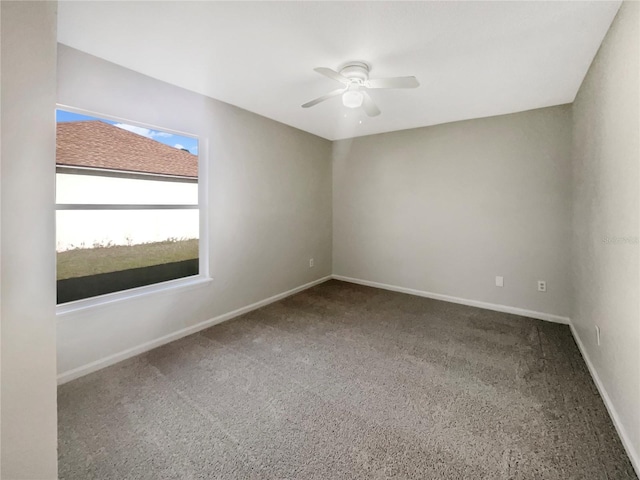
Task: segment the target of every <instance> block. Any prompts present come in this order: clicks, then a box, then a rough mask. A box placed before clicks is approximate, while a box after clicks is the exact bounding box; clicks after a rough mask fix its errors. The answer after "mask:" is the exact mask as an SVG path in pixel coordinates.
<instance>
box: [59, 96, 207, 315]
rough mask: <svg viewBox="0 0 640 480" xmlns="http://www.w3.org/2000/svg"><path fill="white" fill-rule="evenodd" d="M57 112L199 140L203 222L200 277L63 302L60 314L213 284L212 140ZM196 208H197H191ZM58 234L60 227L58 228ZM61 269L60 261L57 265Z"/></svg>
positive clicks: (77, 110) (93, 114)
mask: <svg viewBox="0 0 640 480" xmlns="http://www.w3.org/2000/svg"><path fill="white" fill-rule="evenodd" d="M56 110H66V111H68V112H72V113H78V114H80V115H88V116H91V117H96V118H104V119H106V120H111V121H114V122H120V123H126V124H128V125H134V126H137V127H142V128H149V129H152V130H159V131H162V132H167V133H173V134H175V135H181V136H184V137H190V138H195V139H196V140H198V206H197V208H198V211H199V215H198V220H199V235H200V237H199V238H198V274H197V275H192V276H189V277H184V278H178V279H175V280H168V281H166V282H160V283H154V284H151V285H145V286H142V287H136V288H130V289H127V290H121V291H119V292H113V293H106V294H104V295H98V296H95V297H90V298H84V299H81V300H75V301H72V302H67V303H62V304H59V305H56V315H57V316H64V315H67V314H72V313H74V312H77V311H81V310H86V309H91V308H97V307H100V306H103V305H108V304H111V303H114V302H122V301H126V300H131V299H135V298H139V297H143V296H148V295H157V294H160V293H163V294H166V293H170V292H178V291H184V290H191V289H193V288H198V287H201V286H204V285H207V284H209V283H210V282H211V281H212V280H213V279H212V278H211V276H210V273H209V248H208V247H209V215H208V211H209V202H208V200H209V195H208V192H209V188H208V179H209V177H208V164H209V162H208V159H209V141H208V139H207V138H203V137H201V136H198V135H195V134H193V133H187V132H182V131H180V130H174V129H171V128H165V127H159V126H156V125H151V124H148V123H142V122H138V121H135V120H129V119H125V118H121V117H116V116H113V115H107V114H104V113H97V112H93V111H90V110H85V109H81V108H77V107H72V106H69V105H63V104H56ZM60 207H62V208H59V205H58V204H57V202H56V204H55V211H56V212H57V211H58V210H70V209H72V210H81V209H83V207H87V206H86V205H77V206H71V207H70V206H69V205H60ZM145 207H147V208H154V209H155V208H157V207H161V205H153V206H150V205H135V206H130V205H118V206H117V208H118V209H127V208H129V209H133V208H135V209H140V208H143V209H144V208H145ZM100 208H103V209H104V208H105V207H104V206H102V205H100V206H99V207H97V208H96V207H92V209H95V210H97V209H100ZM171 208H185V207H184V206H178V205H174V206H172V207H171ZM187 208H193V207H187ZM56 232H57V225H56ZM56 268H57V262H56Z"/></svg>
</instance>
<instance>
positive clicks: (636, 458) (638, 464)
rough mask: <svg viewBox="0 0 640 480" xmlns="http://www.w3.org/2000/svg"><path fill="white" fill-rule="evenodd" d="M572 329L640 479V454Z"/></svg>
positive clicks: (573, 331) (576, 333)
mask: <svg viewBox="0 0 640 480" xmlns="http://www.w3.org/2000/svg"><path fill="white" fill-rule="evenodd" d="M570 327H571V333H572V334H573V338H574V339H575V341H576V344H577V345H578V349H579V350H580V353H581V354H582V358H583V359H584V363H586V364H587V368H588V369H589V373H590V374H591V378H593V383H595V384H596V387H597V388H598V392H600V396H601V397H602V400H603V402H604V405H605V407H607V411H608V412H609V416H610V417H611V420H612V421H613V426H614V427H616V431H617V432H618V436H619V437H620V441H621V442H622V445H623V446H624V449H625V450H626V452H627V455H628V457H629V460H631V465H633V469H634V470H635V471H636V475H637V476H638V478H640V455H639V452H636V451H634V449H633V445H632V444H631V440H629V435H627V431H626V429H625V428H624V425H623V424H622V421H621V420H620V416H619V415H618V412H617V411H616V408H615V407H614V406H613V403H612V402H611V398H610V397H609V394H608V393H607V391H606V390H605V388H604V384H603V383H602V381H601V380H600V376H599V375H598V372H597V371H596V369H595V367H594V366H593V363H591V359H590V358H589V354H588V353H587V350H586V349H585V347H584V344H583V343H582V340H580V337H579V336H578V332H577V331H576V329H575V328H574V326H573V325H570Z"/></svg>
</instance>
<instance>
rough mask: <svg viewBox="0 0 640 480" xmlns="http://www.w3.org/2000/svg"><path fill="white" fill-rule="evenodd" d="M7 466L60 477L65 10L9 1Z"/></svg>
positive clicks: (5, 77) (4, 242) (1, 281)
mask: <svg viewBox="0 0 640 480" xmlns="http://www.w3.org/2000/svg"><path fill="white" fill-rule="evenodd" d="M0 11H1V14H0V15H1V17H2V21H1V26H0V29H1V32H2V33H1V39H0V43H1V45H2V47H1V56H2V95H1V97H2V98H1V100H0V101H1V103H2V120H1V125H2V127H1V128H2V164H1V167H0V168H1V169H2V176H1V184H0V191H1V192H2V195H1V201H0V203H1V205H2V211H1V216H2V234H1V239H0V245H1V251H0V258H1V259H2V264H1V266H0V273H1V275H0V285H1V292H0V298H1V301H2V307H1V310H0V315H1V316H2V344H1V347H0V350H1V351H2V362H1V364H2V369H1V378H2V385H1V387H0V391H1V402H2V415H1V418H0V423H1V424H2V442H1V445H2V456H1V463H2V469H1V472H0V476H1V477H2V478H4V479H7V480H9V479H11V480H17V479H27V478H28V479H53V478H56V477H57V453H56V444H57V421H56V419H57V416H56V415H57V413H56V324H55V316H54V306H55V263H54V262H55V258H54V254H53V246H54V245H55V236H54V224H53V222H54V216H53V214H54V210H53V205H54V178H55V125H54V123H53V121H52V119H53V109H54V108H55V102H56V97H55V93H56V91H55V85H56V84H55V82H56V78H55V68H56V3H55V2H15V3H14V2H2V3H1V4H0Z"/></svg>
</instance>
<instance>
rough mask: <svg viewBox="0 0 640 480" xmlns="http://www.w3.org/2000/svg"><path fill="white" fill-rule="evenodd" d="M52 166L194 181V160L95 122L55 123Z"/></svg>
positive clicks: (171, 148)
mask: <svg viewBox="0 0 640 480" xmlns="http://www.w3.org/2000/svg"><path fill="white" fill-rule="evenodd" d="M56 165H61V166H70V167H85V168H97V169H108V170H122V171H126V172H142V173H151V174H159V175H171V176H180V177H192V178H197V177H198V157H197V156H196V155H193V154H191V153H189V152H186V151H184V150H180V149H177V148H173V147H170V146H169V145H165V144H163V143H160V142H156V141H155V140H152V139H150V138H147V137H143V136H142V135H138V134H136V133H132V132H129V131H127V130H124V129H122V128H118V127H115V126H113V125H111V124H109V123H105V122H101V121H99V120H90V121H83V122H61V123H58V127H57V135H56Z"/></svg>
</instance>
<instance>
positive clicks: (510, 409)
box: [58, 281, 636, 480]
mask: <svg viewBox="0 0 640 480" xmlns="http://www.w3.org/2000/svg"><path fill="white" fill-rule="evenodd" d="M58 408H59V457H60V464H59V471H60V478H61V479H82V480H88V479H117V480H128V479H136V480H137V479H154V480H161V479H181V480H184V479H196V478H198V479H208V478H224V479H236V478H237V479H305V480H306V479H365V478H366V479H377V478H415V479H465V480H467V479H491V480H499V479H545V480H550V479H551V480H555V479H558V480H569V479H588V480H599V479H607V480H612V479H635V478H636V476H635V475H634V473H633V469H632V467H631V465H630V462H629V460H628V458H627V457H626V455H625V453H624V450H623V448H622V445H621V444H620V441H619V439H618V437H617V435H616V432H615V429H614V427H613V425H612V423H611V420H610V419H609V417H608V415H607V412H606V410H605V407H604V405H603V403H602V400H601V399H600V397H599V395H598V393H597V390H596V388H595V386H594V385H593V383H592V381H591V378H590V376H589V373H588V371H587V369H586V366H585V364H584V362H583V360H582V358H581V356H580V353H579V351H578V349H577V347H576V345H575V343H574V341H573V339H572V336H571V333H570V331H569V328H568V327H566V326H564V325H556V324H553V323H546V322H542V321H538V320H531V319H525V318H521V317H517V316H514V315H508V314H501V313H496V312H490V311H486V310H480V309H477V308H473V307H466V306H461V305H455V304H450V303H445V302H440V301H436V300H430V299H426V298H420V297H413V296H409V295H403V294H399V293H393V292H388V291H384V290H378V289H374V288H369V287H363V286H358V285H352V284H348V283H343V282H338V281H329V282H327V283H324V284H322V285H319V286H317V287H314V288H312V289H310V290H307V291H305V292H302V293H300V294H298V295H295V296H293V297H290V298H287V299H285V300H282V301H280V302H277V303H274V304H271V305H269V306H267V307H264V308H262V309H260V310H257V311H254V312H252V313H249V314H246V315H244V316H242V317H240V318H237V319H235V320H231V321H229V322H226V323H224V324H221V325H218V326H215V327H212V328H210V329H208V330H205V331H203V332H201V333H199V334H195V335H192V336H190V337H187V338H184V339H182V340H178V341H176V342H174V343H171V344H169V345H166V346H164V347H161V348H158V349H156V350H153V351H151V352H148V353H146V354H143V355H141V356H139V357H136V358H134V359H130V360H127V361H125V362H122V363H120V364H118V365H115V366H112V367H109V368H107V369H104V370H102V371H99V372H96V373H94V374H91V375H88V376H86V377H83V378H81V379H78V380H75V381H73V382H70V383H68V384H66V385H63V386H61V387H60V389H59V396H58Z"/></svg>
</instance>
